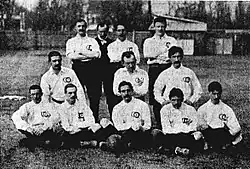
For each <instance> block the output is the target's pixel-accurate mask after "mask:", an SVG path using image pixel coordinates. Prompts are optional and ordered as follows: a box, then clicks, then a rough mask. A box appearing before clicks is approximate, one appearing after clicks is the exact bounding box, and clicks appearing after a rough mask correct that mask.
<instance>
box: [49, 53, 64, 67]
mask: <svg viewBox="0 0 250 169" xmlns="http://www.w3.org/2000/svg"><path fill="white" fill-rule="evenodd" d="M50 62H51V67H52V69H53V70H61V66H62V58H61V56H52V57H51V61H50Z"/></svg>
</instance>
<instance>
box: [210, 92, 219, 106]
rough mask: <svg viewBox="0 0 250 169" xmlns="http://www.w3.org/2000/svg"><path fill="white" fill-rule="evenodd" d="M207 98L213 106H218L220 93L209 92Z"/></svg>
mask: <svg viewBox="0 0 250 169" xmlns="http://www.w3.org/2000/svg"><path fill="white" fill-rule="evenodd" d="M209 97H210V99H211V102H212V103H213V104H219V102H220V98H221V92H219V91H217V90H214V91H211V92H209Z"/></svg>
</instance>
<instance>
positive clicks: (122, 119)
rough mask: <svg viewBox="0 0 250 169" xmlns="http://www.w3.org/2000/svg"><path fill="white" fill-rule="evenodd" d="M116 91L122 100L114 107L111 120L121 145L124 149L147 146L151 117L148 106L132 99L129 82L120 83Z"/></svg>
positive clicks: (131, 89) (131, 87)
mask: <svg viewBox="0 0 250 169" xmlns="http://www.w3.org/2000/svg"><path fill="white" fill-rule="evenodd" d="M118 89H119V92H120V94H121V97H122V99H123V100H122V101H121V102H120V103H119V104H117V105H116V106H115V107H114V109H113V113H112V120H113V123H114V126H115V128H116V129H117V130H118V133H119V134H120V136H121V143H122V145H123V146H125V147H124V148H125V149H127V148H142V147H147V146H149V144H150V128H151V117H150V109H149V106H148V104H147V103H145V102H143V101H142V100H140V99H136V98H134V97H133V93H134V90H133V86H132V84H131V83H130V82H126V81H122V82H121V83H120V84H119V86H118ZM142 140H143V141H142Z"/></svg>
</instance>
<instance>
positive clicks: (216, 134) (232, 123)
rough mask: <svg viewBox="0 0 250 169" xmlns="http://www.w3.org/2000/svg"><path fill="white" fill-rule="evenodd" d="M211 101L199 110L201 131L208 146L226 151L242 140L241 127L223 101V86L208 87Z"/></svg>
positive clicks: (213, 84) (210, 85) (213, 83)
mask: <svg viewBox="0 0 250 169" xmlns="http://www.w3.org/2000/svg"><path fill="white" fill-rule="evenodd" d="M208 92H209V97H210V99H209V101H207V102H206V103H205V104H204V105H202V106H201V107H200V108H199V109H198V115H199V123H198V124H199V125H198V128H199V130H201V131H202V134H203V136H204V139H205V141H206V143H207V145H208V146H206V147H204V148H205V149H207V148H209V147H211V148H214V149H217V150H218V149H219V150H220V149H225V148H226V147H228V146H230V145H236V144H238V143H239V142H240V141H241V140H242V134H241V127H240V124H239V122H238V120H237V118H236V116H235V113H234V112H233V110H232V109H231V108H230V107H229V106H228V105H226V104H225V103H223V102H222V101H221V93H222V86H221V84H220V83H219V82H216V81H214V82H211V83H210V84H209V85H208Z"/></svg>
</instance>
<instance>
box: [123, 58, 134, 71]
mask: <svg viewBox="0 0 250 169" xmlns="http://www.w3.org/2000/svg"><path fill="white" fill-rule="evenodd" d="M123 65H124V67H126V69H127V70H128V72H129V73H133V72H134V70H135V67H136V60H135V56H131V57H130V58H126V57H124V63H123Z"/></svg>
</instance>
